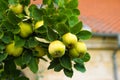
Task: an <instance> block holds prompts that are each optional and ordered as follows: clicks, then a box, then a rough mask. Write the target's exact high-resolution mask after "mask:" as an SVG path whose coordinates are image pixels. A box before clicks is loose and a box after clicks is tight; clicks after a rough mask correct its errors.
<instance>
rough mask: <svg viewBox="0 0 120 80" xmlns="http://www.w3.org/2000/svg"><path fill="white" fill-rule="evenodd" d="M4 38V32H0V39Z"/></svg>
mask: <svg viewBox="0 0 120 80" xmlns="http://www.w3.org/2000/svg"><path fill="white" fill-rule="evenodd" d="M3 36H4V32H3V31H0V39H1V38H2V37H3Z"/></svg>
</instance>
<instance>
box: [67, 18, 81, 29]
mask: <svg viewBox="0 0 120 80" xmlns="http://www.w3.org/2000/svg"><path fill="white" fill-rule="evenodd" d="M68 22H69V26H70V27H73V26H75V25H76V24H77V23H78V22H79V19H78V17H77V16H71V17H70V18H69V21H68Z"/></svg>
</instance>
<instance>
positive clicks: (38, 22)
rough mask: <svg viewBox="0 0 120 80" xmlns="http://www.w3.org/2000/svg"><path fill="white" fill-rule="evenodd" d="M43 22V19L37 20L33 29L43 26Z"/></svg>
mask: <svg viewBox="0 0 120 80" xmlns="http://www.w3.org/2000/svg"><path fill="white" fill-rule="evenodd" d="M43 24H44V21H43V20H41V21H37V22H36V23H35V29H38V28H39V27H41V26H43Z"/></svg>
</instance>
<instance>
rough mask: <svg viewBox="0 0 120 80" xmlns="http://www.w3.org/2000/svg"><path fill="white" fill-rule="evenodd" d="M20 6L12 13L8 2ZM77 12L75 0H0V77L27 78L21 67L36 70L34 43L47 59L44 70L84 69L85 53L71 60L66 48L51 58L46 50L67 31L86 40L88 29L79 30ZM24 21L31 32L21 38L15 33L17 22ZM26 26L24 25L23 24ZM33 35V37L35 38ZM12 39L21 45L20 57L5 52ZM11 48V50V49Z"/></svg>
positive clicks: (9, 78)
mask: <svg viewBox="0 0 120 80" xmlns="http://www.w3.org/2000/svg"><path fill="white" fill-rule="evenodd" d="M17 4H21V5H22V7H23V8H22V9H23V11H22V13H19V14H18V13H15V12H14V10H12V9H11V5H17ZM79 16H80V11H79V9H78V0H43V2H42V4H41V6H39V7H38V6H37V5H35V4H31V5H30V0H0V79H3V80H4V79H6V80H29V79H28V78H26V77H25V76H24V75H21V74H22V73H21V71H20V70H18V69H17V68H16V66H20V67H21V69H24V68H26V67H29V68H30V70H31V71H32V72H33V73H36V72H37V71H38V62H39V59H42V60H45V61H46V60H47V59H45V58H44V56H42V57H38V56H37V54H38V52H37V51H35V49H34V48H35V47H36V46H38V45H39V46H41V47H43V48H44V50H45V52H46V56H47V57H48V59H50V60H51V62H50V65H49V66H48V69H54V71H56V72H59V71H61V70H63V72H64V73H65V75H66V76H68V77H72V76H73V68H75V69H76V70H78V71H80V72H85V71H86V69H85V65H84V62H87V61H89V59H90V55H89V53H88V52H87V53H86V54H85V56H84V57H82V58H74V59H72V58H71V57H70V56H69V55H68V54H69V49H68V48H66V51H65V55H64V56H62V57H58V58H53V57H52V56H51V55H50V54H49V52H48V46H49V44H50V43H51V42H52V41H54V40H60V41H62V36H63V35H64V34H65V33H67V32H70V33H72V34H75V35H76V36H77V37H78V39H79V40H86V39H89V38H90V37H91V32H89V31H87V30H83V28H82V27H83V23H82V21H80V20H79V18H78V17H79ZM38 21H43V22H44V24H43V25H41V26H40V27H39V28H38V29H35V23H36V22H38ZM21 22H25V23H28V24H30V25H31V28H32V33H31V34H30V35H28V36H27V37H22V36H21V35H20V34H19V33H20V32H21V29H20V27H19V24H20V23H21ZM24 27H26V26H24ZM36 37H37V38H36ZM13 41H14V42H15V47H22V48H23V51H22V53H21V55H20V56H17V57H16V56H13V55H9V53H7V52H6V45H8V44H10V43H11V42H13ZM11 50H12V49H11Z"/></svg>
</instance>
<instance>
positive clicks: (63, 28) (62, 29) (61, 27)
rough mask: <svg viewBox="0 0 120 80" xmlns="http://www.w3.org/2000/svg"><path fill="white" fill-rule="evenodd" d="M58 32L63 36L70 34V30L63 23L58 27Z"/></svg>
mask: <svg viewBox="0 0 120 80" xmlns="http://www.w3.org/2000/svg"><path fill="white" fill-rule="evenodd" d="M56 30H57V32H58V33H59V34H60V35H61V36H62V35H63V34H65V33H67V32H69V28H68V26H67V25H66V24H63V23H59V24H58V25H57V29H56Z"/></svg>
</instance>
